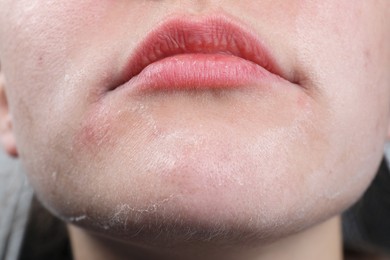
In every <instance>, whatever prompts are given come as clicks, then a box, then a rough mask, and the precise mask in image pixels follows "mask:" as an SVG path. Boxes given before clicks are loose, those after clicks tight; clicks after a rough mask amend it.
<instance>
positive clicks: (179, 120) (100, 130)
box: [0, 0, 390, 243]
mask: <svg viewBox="0 0 390 260" xmlns="http://www.w3.org/2000/svg"><path fill="white" fill-rule="evenodd" d="M0 10H1V11H0V64H1V75H2V78H3V80H2V82H3V85H4V86H5V90H6V95H7V101H8V106H9V111H10V114H11V116H12V129H11V127H10V128H9V131H12V132H9V131H8V132H7V128H6V127H5V128H4V127H3V140H5V141H4V142H5V143H7V144H8V147H12V138H11V137H9V133H13V135H14V136H15V140H16V147H17V150H18V153H19V155H20V157H21V159H22V162H23V163H24V166H25V168H26V171H27V173H28V177H29V179H30V181H31V184H32V185H33V187H34V188H35V190H36V192H37V194H38V196H39V198H40V199H41V200H42V202H43V203H44V204H45V205H46V206H47V207H48V208H49V209H50V210H51V211H52V212H54V213H55V214H56V215H58V216H59V217H61V218H62V219H64V220H66V221H69V222H73V223H75V224H77V225H80V226H81V227H84V228H87V229H89V230H93V231H96V232H99V233H102V234H105V235H107V236H110V237H113V238H120V239H127V240H129V241H133V242H142V241H144V239H145V241H146V240H149V241H151V239H150V238H154V240H153V242H150V243H160V242H161V243H164V242H165V240H164V239H167V237H169V238H170V239H172V241H175V240H176V241H180V240H183V239H188V240H190V241H199V240H203V239H206V240H207V239H210V240H212V241H216V242H223V241H225V242H226V241H232V240H233V241H235V242H240V241H245V240H246V239H248V238H256V239H259V240H261V239H263V240H262V241H268V239H277V238H279V237H281V236H285V235H288V234H290V233H293V232H296V231H299V230H301V229H303V228H307V227H309V226H311V225H314V224H317V223H319V222H320V221H322V220H324V219H326V218H329V217H330V216H333V215H335V214H338V213H340V212H342V211H343V210H345V209H346V208H347V207H348V206H350V205H351V203H353V202H354V201H355V200H356V199H357V198H358V197H359V196H360V195H361V194H362V192H363V191H364V189H365V188H366V187H367V185H368V184H369V182H370V180H371V179H372V177H373V175H374V173H375V171H376V169H377V167H378V164H379V162H380V160H381V157H382V153H383V144H384V141H385V138H386V133H387V127H388V123H389V105H390V20H389V17H390V2H389V1H388V0H376V1H350V0H341V1H334V0H325V1H324V0H321V1H306V0H294V1H285V0H278V1H276V0H263V1H249V0H243V1H230V0H219V1H152V0H142V1H128V0H126V1H124V0H123V1H121V0H118V1H109V0H101V1H95V0H77V1H76V0H67V1H60V0H58V1H44V0H35V1H31V0H16V1H15V0H0ZM183 24H184V25H183ZM221 24H222V25H221ZM170 26H171V27H173V29H172V28H170V29H169V28H168V27H170ZM183 26H184V27H185V28H184V29H183ZM167 28H168V29H167ZM188 28H193V29H194V30H189V29H188ZM210 28H211V29H210ZM237 28H243V29H244V30H246V31H248V35H250V36H248V35H247V36H245V37H247V38H245V39H246V40H247V43H248V44H249V45H251V44H255V43H253V42H252V38H251V37H253V38H257V39H258V41H259V42H261V45H262V46H263V47H262V48H265V49H267V50H268V52H269V55H270V56H271V57H272V58H273V60H274V62H275V64H276V65H275V66H274V67H278V68H279V69H276V70H275V71H272V72H273V73H274V74H279V76H275V75H273V74H270V73H269V72H265V75H266V76H263V77H262V76H261V75H258V74H256V73H258V72H259V69H260V70H261V71H263V70H264V69H262V68H260V67H259V65H254V64H252V63H251V65H250V66H257V67H256V68H255V69H254V70H255V71H256V73H255V75H254V76H253V78H254V79H252V78H251V80H247V78H248V77H249V76H250V74H251V73H248V71H246V70H245V69H246V68H247V67H248V66H249V65H248V63H247V61H245V62H244V63H245V64H246V65H242V67H240V66H241V65H240V66H238V65H239V64H241V62H243V61H242V60H241V61H239V62H238V61H237V60H236V58H234V57H233V58H232V55H231V54H232V53H231V50H230V49H229V50H224V49H223V50H220V49H221V48H223V47H221V44H219V43H218V44H216V43H215V41H217V40H216V38H217V37H214V36H215V35H214V36H212V34H213V33H214V34H215V32H216V31H217V33H216V34H218V33H219V30H220V31H221V34H222V35H223V36H222V38H223V37H225V38H227V39H229V37H232V38H233V39H234V41H235V42H234V44H238V45H239V44H242V42H241V43H237V41H238V42H240V41H242V39H241V38H240V37H239V36H237V35H240V34H239V33H238V32H237V30H238V29H237ZM164 30H165V31H164ZM183 30H187V31H184V32H183ZM197 30H199V33H197V32H198V31H197ZM151 32H152V33H153V35H154V36H153V37H154V38H153V39H154V40H153V41H154V42H153V41H152V40H150V39H149V38H150V37H152V36H150V33H151ZM173 32H178V33H177V35H179V36H177V35H176V34H175V33H173ZM204 32H207V33H210V34H211V36H207V35H206V36H205V35H204ZM180 35H181V36H182V37H184V40H183V39H182V40H178V39H181V38H180V37H181V36H180ZM183 35H184V36H183ZM188 35H190V36H188ZM229 35H230V36H229ZM232 35H233V36H232ZM148 37H149V38H148ZM164 37H165V38H166V39H165V38H164ZM186 37H187V38H186ZM188 37H193V38H195V40H199V41H200V42H201V43H200V44H198V45H199V46H200V47H199V50H195V49H196V48H192V47H193V46H194V45H193V46H192V47H191V48H192V49H191V48H189V47H188V46H185V47H183V48H184V49H185V52H193V53H192V56H191V54H189V53H186V54H187V56H185V54H184V55H183V56H180V55H179V56H175V57H173V59H174V62H176V63H174V62H173V61H172V59H171V60H168V61H167V60H166V61H163V62H162V63H161V64H163V65H167V64H168V65H172V64H173V65H172V66H173V70H175V69H177V68H182V67H180V66H181V65H180V64H179V63H180V62H184V63H185V62H187V63H188V61H191V58H193V59H194V69H193V71H192V70H191V69H190V70H186V71H184V70H179V71H176V72H175V73H177V74H176V76H177V77H176V78H175V77H172V75H174V74H172V73H173V72H172V71H169V69H166V68H167V66H165V67H164V66H162V67H161V66H160V67H158V66H157V65H156V66H157V67H156V66H155V67H153V66H152V67H151V69H150V68H149V70H148V69H147V68H146V69H145V71H143V72H141V73H140V74H142V73H143V74H142V75H143V76H142V75H141V83H139V84H141V85H142V87H146V89H147V91H136V90H134V89H135V88H134V87H132V86H133V85H134V84H135V83H134V84H133V85H132V84H127V85H126V84H124V85H123V86H122V87H117V86H118V85H120V84H121V83H123V82H124V81H123V78H126V76H129V75H126V73H124V72H123V71H125V72H126V71H127V70H126V68H127V67H129V66H131V62H132V61H133V60H131V59H130V57H134V55H135V53H137V51H138V52H139V51H140V48H142V47H140V46H142V43H143V42H145V39H147V38H148V39H149V40H150V42H152V43H150V42H149V47H150V45H153V44H157V45H156V46H155V45H153V46H154V47H151V49H147V50H148V51H144V52H143V53H142V52H141V54H142V55H144V56H145V55H146V54H148V53H152V55H157V54H156V53H159V51H162V52H164V47H161V45H158V42H159V41H160V43H161V41H164V40H161V39H165V40H166V41H168V40H169V41H170V42H175V41H176V43H177V44H178V45H180V44H189V43H188V41H189V39H188ZM199 37H200V39H198V38H199ZM202 37H205V38H202ZM213 37H214V38H213ZM248 37H249V38H248ZM172 38H174V39H172ZM248 39H250V40H248ZM206 40H210V41H211V43H210V42H209V43H207V44H211V45H212V46H213V47H211V49H210V48H209V47H207V46H209V45H207V44H206V43H205V41H206ZM178 41H179V42H178ZM180 41H182V42H180ZM195 45H196V44H195ZM198 45H196V46H198ZM216 45H218V48H217V47H216ZM227 45H229V43H228V44H227ZM229 46H230V47H229V48H231V45H229ZM225 47H226V46H225ZM239 47H240V46H239ZM213 48H214V49H213ZM213 50H214V51H215V53H214V52H213ZM199 52H202V53H204V52H206V54H203V56H202V55H200V54H199ZM220 52H221V53H222V54H221V53H220ZM194 53H196V54H194ZM141 54H140V55H141ZM171 54H172V53H171ZM233 54H234V53H233ZM241 54H242V53H241ZM252 54H253V53H252ZM255 54H256V53H255ZM142 55H141V56H142ZM172 55H173V54H172ZM199 55H200V56H199ZM157 56H158V55H157ZM226 56H228V57H226ZM247 56H248V57H246V58H248V59H249V58H251V57H252V56H251V55H247ZM249 56H251V57H249ZM183 57H184V58H183ZM171 58H172V57H171ZM225 58H226V59H227V60H228V59H230V58H231V59H232V61H231V62H230V60H228V61H227V63H226V64H227V65H229V66H230V67H229V66H226V68H227V67H229V68H227V70H228V72H229V73H230V74H229V73H228V74H229V75H228V76H226V77H227V78H228V80H227V81H226V82H227V83H226V84H228V85H229V86H224V85H223V83H224V81H223V77H224V76H223V75H224V74H223V68H222V67H221V64H219V65H218V64H217V65H218V66H219V67H218V66H217V65H216V67H214V65H215V64H216V62H218V61H220V60H219V59H222V62H225V60H224V59H225ZM145 59H146V60H147V61H151V59H152V58H150V57H148V58H144V60H145ZM175 59H176V60H175ZM182 59H183V60H182ZM139 60H142V57H141V58H139V59H138V61H139ZM209 60H212V61H211V63H207V62H210V61H209ZM164 62H165V63H164ZM169 62H171V63H169ZM172 62H173V63H172ZM196 62H201V64H206V65H204V66H205V68H206V71H204V74H202V73H198V74H197V72H199V71H200V67H199V66H198V65H196ZM202 62H203V63H202ZM213 62H214V63H213ZM229 62H230V63H229ZM184 63H183V64H184ZM129 64H130V65H129ZM161 64H160V65H161ZM178 64H179V65H178ZM210 64H211V65H212V66H211V65H210ZM223 64H225V63H223ZM226 64H225V65H226ZM233 65H234V66H233ZM235 65H237V66H238V67H237V68H238V69H237V73H236V74H235V76H234V77H236V78H237V82H236V81H234V77H233V76H231V71H232V68H236V67H235ZM175 66H176V67H175ZM183 66H184V65H183ZM185 66H187V67H188V64H187V65H185ZM185 66H184V68H187V67H185ZM208 66H209V67H208ZM264 66H265V65H264ZM168 67H169V66H168ZM265 67H266V68H267V66H265ZM156 68H157V69H156ZM214 69H215V71H214ZM210 71H212V73H214V72H216V73H217V74H216V76H215V77H216V81H215V82H214V81H212V82H211V83H210V81H207V80H208V79H205V78H204V77H205V75H209V74H210V73H211V72H210ZM185 72H187V73H188V74H185ZM160 73H161V74H160ZM183 73H184V74H183ZM191 73H193V74H191ZM207 73H209V74H207ZM212 73H211V74H212ZM218 73H219V74H218ZM260 74H261V73H260ZM124 75H125V76H124ZM167 75H168V76H169V77H170V81H168V80H167V79H166V78H165V76H167ZM183 75H184V76H183ZM194 75H195V76H194ZM213 75H214V74H213ZM241 76H242V77H241ZM147 77H150V78H151V81H149V83H148V81H147V80H145V78H147ZM154 77H155V78H156V82H158V84H157V83H156V84H157V85H153V84H154V83H155V81H153V79H154ZM232 77H233V79H232ZM243 78H245V80H244V79H243ZM175 79H177V81H175ZM188 79H190V80H193V81H188ZM164 80H165V81H164ZM151 82H152V83H151ZM167 82H168V83H167ZM188 82H195V83H194V86H193V88H191V87H192V86H191V83H188ZM207 82H209V83H210V84H209V83H207ZM213 82H214V83H215V86H214V85H213ZM206 83H207V84H208V85H207V84H206ZM221 83H222V84H221ZM170 84H173V85H175V84H176V85H175V86H174V87H172V86H171V85H170ZM204 84H206V85H207V86H206V87H205V86H204ZM182 85H183V86H182ZM217 85H218V86H217ZM153 86H154V87H153ZM155 86H157V87H155ZM161 86H162V87H161ZM116 87H117V88H116ZM3 103H4V102H3ZM3 111H4V109H3ZM5 118H6V116H5V115H4V113H3V122H5V121H6V119H5ZM7 133H8V134H7ZM7 136H8V137H7ZM10 140H11V141H10ZM10 143H11V145H10Z"/></svg>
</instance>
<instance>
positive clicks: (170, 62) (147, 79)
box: [123, 54, 280, 91]
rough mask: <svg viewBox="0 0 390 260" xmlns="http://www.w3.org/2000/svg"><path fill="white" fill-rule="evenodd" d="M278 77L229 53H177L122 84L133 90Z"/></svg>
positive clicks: (228, 85) (233, 85)
mask: <svg viewBox="0 0 390 260" xmlns="http://www.w3.org/2000/svg"><path fill="white" fill-rule="evenodd" d="M270 79H273V80H280V77H279V76H277V75H275V74H272V73H271V72H269V71H267V70H266V69H264V68H263V67H261V66H259V65H257V64H255V63H253V62H251V61H248V60H245V59H242V58H240V57H237V56H233V55H229V54H180V55H176V56H172V57H167V58H165V59H162V60H159V61H157V62H154V63H152V64H149V65H148V66H147V67H146V68H144V69H143V70H142V71H141V72H140V73H139V74H138V75H136V76H134V77H133V78H132V79H130V80H129V81H128V82H127V83H125V84H124V85H123V87H131V88H133V90H135V91H159V90H165V91H169V90H207V89H237V88H242V87H248V86H252V85H254V84H258V83H259V82H260V81H263V82H264V81H269V80H270Z"/></svg>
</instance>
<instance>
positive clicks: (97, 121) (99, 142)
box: [73, 104, 114, 153]
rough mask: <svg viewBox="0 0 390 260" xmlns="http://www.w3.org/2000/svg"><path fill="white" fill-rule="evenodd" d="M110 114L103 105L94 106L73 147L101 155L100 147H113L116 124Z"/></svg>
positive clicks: (84, 120) (83, 121) (86, 116)
mask: <svg viewBox="0 0 390 260" xmlns="http://www.w3.org/2000/svg"><path fill="white" fill-rule="evenodd" d="M109 114H110V112H109V109H107V108H106V107H104V106H103V105H102V104H96V105H94V106H93V107H92V108H91V109H90V110H89V111H88V112H87V113H86V115H85V116H84V118H83V120H82V122H81V126H80V128H79V129H78V131H77V132H76V135H75V138H74V143H73V146H74V147H75V148H77V149H78V150H82V151H85V150H86V151H89V152H92V153H99V151H100V150H101V148H100V147H106V146H108V145H113V143H114V138H113V125H114V124H113V122H112V121H113V120H112V117H110V116H109Z"/></svg>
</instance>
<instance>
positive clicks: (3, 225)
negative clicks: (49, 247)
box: [0, 151, 33, 260]
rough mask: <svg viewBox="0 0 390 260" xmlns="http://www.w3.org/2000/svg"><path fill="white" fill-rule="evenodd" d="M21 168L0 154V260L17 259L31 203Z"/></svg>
mask: <svg viewBox="0 0 390 260" xmlns="http://www.w3.org/2000/svg"><path fill="white" fill-rule="evenodd" d="M32 194H33V192H32V189H31V188H30V187H29V185H28V182H27V180H26V177H25V175H24V174H23V171H22V167H21V165H20V163H19V161H17V160H13V159H11V158H9V157H7V156H6V155H5V154H4V153H3V152H2V151H0V259H1V260H15V259H17V258H18V255H19V251H20V247H21V243H22V239H23V235H24V231H25V227H26V223H27V219H28V211H29V208H30V204H31V200H32Z"/></svg>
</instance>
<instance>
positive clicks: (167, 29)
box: [111, 17, 292, 90]
mask: <svg viewBox="0 0 390 260" xmlns="http://www.w3.org/2000/svg"><path fill="white" fill-rule="evenodd" d="M182 54H222V55H230V56H236V57H239V58H241V59H244V60H247V61H250V62H252V63H254V64H257V65H258V66H260V67H262V68H264V69H265V70H266V71H268V72H270V73H272V74H274V75H276V76H278V77H280V78H282V79H285V80H288V81H290V82H292V80H290V79H288V78H287V76H286V75H284V73H283V71H282V70H281V68H280V66H279V65H278V64H277V62H276V61H275V59H274V58H273V57H272V56H271V54H270V51H269V50H268V49H267V48H266V47H265V46H264V44H263V42H262V41H261V40H260V39H259V38H258V37H257V36H256V34H254V33H252V32H250V31H249V30H247V29H246V28H245V27H243V26H242V25H239V24H237V23H236V22H234V21H232V20H230V19H226V18H225V17H211V18H205V19H198V20H191V19H185V18H172V19H169V20H167V21H165V22H163V23H161V24H160V25H159V26H157V27H156V28H155V29H153V30H152V31H151V32H150V33H148V34H147V35H146V37H145V38H144V39H143V40H142V41H141V43H140V44H139V45H138V46H137V47H136V48H135V51H134V52H132V53H131V55H130V57H129V58H128V59H127V60H128V62H127V63H126V64H125V67H124V69H123V71H121V74H120V75H121V80H120V83H119V84H115V86H114V87H112V88H111V90H113V89H115V88H117V87H119V86H121V85H123V84H125V83H126V82H128V81H130V80H132V79H133V78H135V77H136V76H137V75H139V74H140V73H141V72H142V71H143V70H144V69H145V68H146V67H147V66H148V65H150V64H152V63H155V62H158V61H161V60H163V59H165V58H168V57H173V56H177V55H182Z"/></svg>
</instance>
